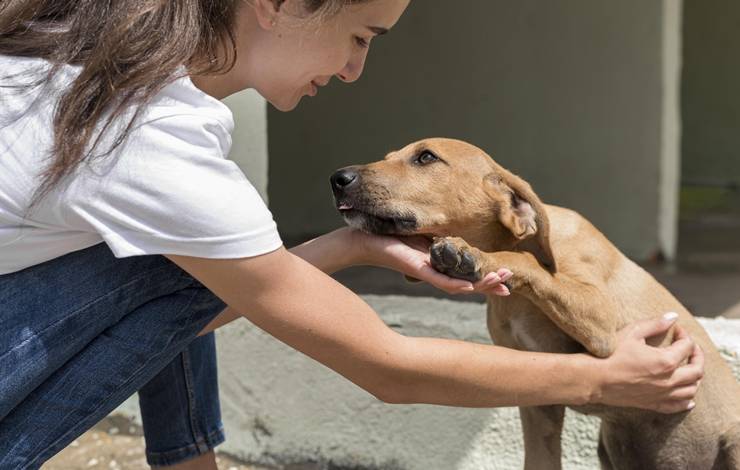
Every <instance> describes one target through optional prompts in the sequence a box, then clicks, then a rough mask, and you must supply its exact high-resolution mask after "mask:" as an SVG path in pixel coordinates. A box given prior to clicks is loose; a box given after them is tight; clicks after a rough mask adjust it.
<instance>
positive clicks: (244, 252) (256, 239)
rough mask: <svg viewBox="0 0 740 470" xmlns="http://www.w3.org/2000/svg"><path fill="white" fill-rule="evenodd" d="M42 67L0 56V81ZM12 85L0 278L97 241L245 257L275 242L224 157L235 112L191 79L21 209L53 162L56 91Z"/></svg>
mask: <svg viewBox="0 0 740 470" xmlns="http://www.w3.org/2000/svg"><path fill="white" fill-rule="evenodd" d="M46 65H48V64H47V63H46V62H45V61H44V60H41V59H27V58H18V57H9V56H3V55H0V77H4V76H6V75H8V74H15V73H17V72H23V71H27V70H31V69H38V68H39V67H44V66H46ZM79 70H80V67H74V66H65V67H64V69H63V70H62V71H61V72H60V73H59V74H58V75H57V76H56V78H55V79H54V81H53V83H52V84H51V87H50V88H49V89H50V90H57V91H58V90H61V91H63V90H64V89H65V87H66V86H68V84H69V83H70V82H71V81H72V80H73V79H74V78H75V77H76V75H77V74H78V73H79ZM34 78H35V77H34ZM15 80H25V79H22V78H17V79H14V81H15ZM7 84H8V80H6V79H2V82H0V274H7V273H11V272H14V271H19V270H21V269H24V268H26V267H29V266H33V265H35V264H38V263H41V262H44V261H47V260H50V259H53V258H56V257H58V256H61V255H64V254H67V253H70V252H72V251H76V250H80V249H83V248H86V247H89V246H92V245H95V244H97V243H100V242H102V241H105V243H107V244H108V246H109V247H110V249H111V250H112V252H113V253H114V255H115V256H116V257H119V258H122V257H127V256H135V255H147V254H179V255H188V256H197V257H204V258H242V257H249V256H256V255H259V254H263V253H267V252H270V251H273V250H275V249H277V248H279V247H280V246H281V245H282V242H281V240H280V237H279V235H278V232H277V229H276V226H275V222H274V221H273V219H272V214H271V213H270V211H269V210H268V209H267V207H266V206H265V204H264V202H263V201H262V199H261V198H260V196H259V194H258V193H257V191H256V190H255V189H254V187H253V186H252V185H251V184H250V183H249V181H247V179H246V178H245V176H244V174H243V173H242V172H241V170H240V169H239V168H238V167H237V165H236V164H235V163H234V162H232V161H230V160H227V159H226V156H227V155H228V153H229V149H230V147H231V132H232V130H233V128H234V122H233V117H232V114H231V111H230V110H229V108H228V107H226V105H224V104H223V103H221V102H220V101H218V100H217V99H215V98H213V97H211V96H209V95H207V94H205V93H203V92H202V91H200V90H199V89H198V88H196V87H195V85H193V83H192V82H191V81H190V79H189V78H188V77H185V78H181V79H178V80H176V81H175V82H173V83H171V84H169V85H167V86H166V87H165V88H164V89H163V90H162V91H161V92H160V93H159V94H158V95H157V96H156V97H155V99H154V100H153V101H152V102H151V104H149V105H148V106H147V107H146V109H145V110H144V111H143V112H142V115H141V116H140V118H139V119H137V121H136V125H135V127H134V129H133V130H132V132H131V134H130V136H129V138H128V139H127V140H126V141H125V142H124V144H122V145H121V146H119V147H118V148H117V149H116V150H115V151H113V152H112V153H111V154H109V155H108V156H105V157H102V158H98V159H96V160H93V161H92V162H91V163H89V164H84V163H83V164H82V165H81V166H79V167H78V169H77V170H76V171H75V172H74V174H72V175H71V176H70V178H68V179H65V180H62V182H61V183H60V184H59V185H58V186H56V187H55V189H53V190H52V192H50V193H49V194H48V195H47V196H46V197H44V198H43V199H42V200H41V202H40V203H39V204H37V205H36V206H34V208H33V209H32V210H31V211H30V212H28V206H29V203H30V201H31V198H32V196H33V192H34V190H35V189H36V188H37V186H38V184H39V181H40V180H39V178H38V175H39V173H40V172H41V171H42V170H43V169H44V168H45V165H46V164H48V162H49V153H50V152H49V151H50V149H51V145H52V138H53V135H52V132H53V124H52V119H53V116H54V106H55V104H56V101H57V99H58V95H56V97H55V95H54V93H48V94H47V93H41V92H40V89H35V90H33V91H31V92H29V91H19V89H13V88H7V87H4V86H3V85H7ZM121 122H123V121H122V120H121ZM112 136H114V133H108V134H106V135H105V136H104V138H103V140H102V144H101V146H100V147H98V148H97V149H96V153H100V152H101V151H104V150H108V149H109V145H108V144H109V142H110V138H112Z"/></svg>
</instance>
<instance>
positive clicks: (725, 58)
mask: <svg viewBox="0 0 740 470" xmlns="http://www.w3.org/2000/svg"><path fill="white" fill-rule="evenodd" d="M683 32H684V58H683V60H684V65H683V80H682V87H681V100H682V118H683V138H682V165H681V166H682V176H683V180H684V181H686V182H693V183H699V184H702V183H708V184H723V183H725V184H726V183H730V182H734V183H736V184H740V2H738V1H737V0H686V1H685V6H684V27H683Z"/></svg>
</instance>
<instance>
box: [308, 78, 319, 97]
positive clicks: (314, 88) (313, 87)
mask: <svg viewBox="0 0 740 470" xmlns="http://www.w3.org/2000/svg"><path fill="white" fill-rule="evenodd" d="M318 92H319V86H318V85H317V84H316V83H314V82H313V81H311V90H310V91H309V92H308V96H316V94H317V93H318Z"/></svg>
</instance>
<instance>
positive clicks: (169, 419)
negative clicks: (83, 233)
mask: <svg viewBox="0 0 740 470" xmlns="http://www.w3.org/2000/svg"><path fill="white" fill-rule="evenodd" d="M224 308H225V305H224V303H223V302H222V301H221V300H219V299H218V298H217V297H216V296H215V295H213V294H212V293H211V292H210V291H209V290H208V289H206V288H205V287H204V286H203V285H202V284H200V283H199V282H198V281H196V280H195V279H193V278H192V277H191V276H190V275H188V274H187V273H186V272H185V271H183V270H182V269H180V268H179V267H178V266H177V265H175V264H174V263H172V262H171V261H169V260H168V259H167V258H165V257H163V256H159V255H153V256H136V257H130V258H122V259H118V258H115V257H114V256H113V254H112V253H111V251H110V249H109V248H108V247H107V245H105V244H104V243H101V244H99V245H95V246H92V247H90V248H86V249H84V250H80V251H76V252H73V253H69V254H67V255H65V256H62V257H59V258H56V259H53V260H50V261H47V262H45V263H42V264H39V265H36V266H32V267H30V268H27V269H24V270H22V271H19V272H15V273H10V274H5V275H0V468H2V469H3V470H8V469H35V468H39V467H40V466H41V464H43V463H44V462H45V461H46V460H48V459H49V458H50V457H51V456H53V455H54V454H56V453H57V452H59V451H61V450H62V449H64V448H65V447H66V446H67V445H68V444H69V443H70V442H72V441H73V440H74V439H75V438H77V437H78V436H79V435H80V434H82V433H83V432H84V431H86V430H87V429H89V428H90V427H92V426H93V425H94V424H95V423H97V422H98V421H100V420H101V419H102V418H104V417H105V416H106V415H107V414H108V413H109V412H110V411H112V410H113V409H114V408H115V407H116V406H118V405H119V404H120V403H122V402H123V401H124V400H125V399H126V398H128V397H129V396H131V395H132V394H133V393H134V392H136V391H138V392H139V403H140V407H141V413H142V419H143V422H144V436H145V440H146V447H147V461H148V462H149V464H151V465H172V464H175V463H178V462H181V461H183V460H187V459H189V458H192V457H195V456H197V455H201V454H203V453H205V452H208V451H209V450H210V449H212V448H213V447H214V446H216V445H217V444H219V443H221V442H223V440H224V435H223V427H222V424H221V414H220V408H219V400H218V385H217V375H216V349H215V342H214V336H213V333H211V334H208V335H204V336H201V337H197V334H198V332H199V331H201V330H202V329H203V327H205V326H206V325H207V324H208V323H209V322H210V321H211V320H212V319H213V318H214V317H215V316H216V315H217V314H218V313H220V312H221V311H222V310H223V309H224Z"/></svg>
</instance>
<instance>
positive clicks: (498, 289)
mask: <svg viewBox="0 0 740 470" xmlns="http://www.w3.org/2000/svg"><path fill="white" fill-rule="evenodd" d="M513 275H514V274H513V273H512V272H511V271H510V270H509V269H507V268H501V269H499V270H498V271H496V272H490V273H488V274H486V275H485V277H483V279H481V280H480V281H478V282H476V283H475V284H473V287H474V288H475V291H476V292H479V293H481V294H488V295H490V294H493V295H498V296H502V297H503V296H507V295H509V294H510V293H511V292H510V291H509V288H508V287H506V286H505V285H504V284H503V283H504V282H506V281H508V280H509V279H511V277H512V276H513Z"/></svg>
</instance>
